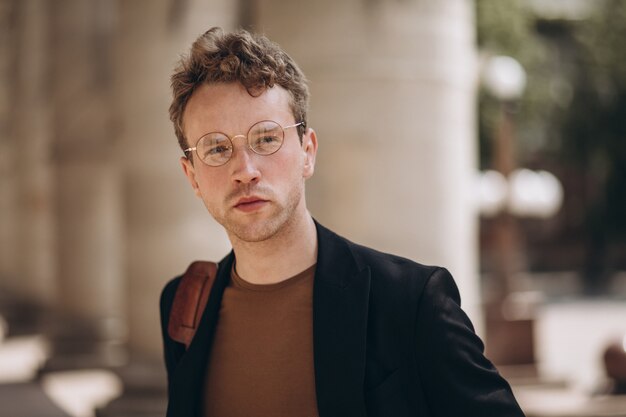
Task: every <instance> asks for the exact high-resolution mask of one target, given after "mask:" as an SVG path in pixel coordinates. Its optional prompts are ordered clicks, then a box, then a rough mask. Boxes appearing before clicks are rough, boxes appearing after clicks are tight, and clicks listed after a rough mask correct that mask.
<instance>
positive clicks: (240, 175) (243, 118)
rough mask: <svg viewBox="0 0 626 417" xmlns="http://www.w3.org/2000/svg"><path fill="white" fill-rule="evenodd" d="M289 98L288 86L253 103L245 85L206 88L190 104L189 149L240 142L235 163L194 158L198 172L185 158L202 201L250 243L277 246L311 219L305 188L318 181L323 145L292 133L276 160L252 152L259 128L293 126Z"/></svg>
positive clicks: (311, 136)
mask: <svg viewBox="0 0 626 417" xmlns="http://www.w3.org/2000/svg"><path fill="white" fill-rule="evenodd" d="M289 100H290V96H289V93H288V92H287V91H286V90H284V89H283V88H282V87H280V86H275V87H273V88H271V89H268V90H266V91H265V92H264V93H263V94H261V95H260V96H258V97H252V96H251V95H250V94H248V92H247V91H246V89H245V88H244V87H243V86H242V85H241V84H239V83H228V84H210V85H209V84H204V85H202V86H201V87H199V88H198V89H197V90H196V91H195V92H194V93H193V95H192V97H191V99H190V100H189V102H188V103H187V106H186V108H185V112H184V116H183V129H184V132H185V136H186V137H187V139H188V141H189V146H191V147H193V146H196V142H197V141H198V139H199V138H200V137H202V136H203V135H205V134H206V133H209V132H222V133H225V134H226V135H228V136H229V137H231V139H233V137H234V136H237V135H242V136H237V137H235V138H234V140H233V146H234V152H233V155H232V157H231V159H230V160H229V161H228V162H227V163H226V164H224V165H222V166H219V167H213V166H208V165H206V164H204V163H203V162H202V161H200V160H199V159H198V157H197V154H196V153H195V152H194V153H193V164H192V162H191V161H189V160H187V159H186V158H181V163H182V166H183V170H184V172H185V174H186V175H187V178H188V179H189V182H190V183H191V186H192V187H193V189H194V191H195V193H196V195H197V196H198V197H200V198H201V199H202V201H203V202H204V204H205V206H206V207H207V209H208V210H209V212H210V213H211V215H212V216H213V217H214V218H215V220H217V222H219V223H220V224H221V225H222V226H224V228H225V229H226V231H227V233H228V234H229V236H230V237H231V240H232V239H233V238H234V237H235V238H237V239H239V240H242V241H246V242H258V241H263V240H266V239H269V238H271V237H272V236H274V235H276V234H277V233H278V232H280V231H281V230H286V229H285V227H286V226H288V225H290V224H292V223H291V222H292V221H293V220H294V218H295V216H298V215H303V214H305V213H306V204H305V199H304V182H305V180H306V179H307V178H309V177H310V176H311V175H313V170H314V166H315V155H316V151H317V139H316V137H315V132H313V130H311V129H307V132H306V133H305V135H304V136H303V143H302V145H301V144H300V141H299V138H298V133H297V129H296V128H289V129H286V130H285V138H284V142H283V144H282V147H281V148H280V149H279V150H278V151H277V152H276V153H274V154H272V155H267V156H263V155H258V154H256V153H254V152H253V151H252V150H250V149H249V148H248V145H247V139H246V138H245V135H246V133H247V132H248V130H249V129H250V127H251V126H252V125H253V124H255V123H256V122H259V121H262V120H273V121H275V122H278V123H279V124H280V125H281V126H291V125H294V124H296V123H298V122H300V120H294V116H293V114H292V113H291V110H290V108H289Z"/></svg>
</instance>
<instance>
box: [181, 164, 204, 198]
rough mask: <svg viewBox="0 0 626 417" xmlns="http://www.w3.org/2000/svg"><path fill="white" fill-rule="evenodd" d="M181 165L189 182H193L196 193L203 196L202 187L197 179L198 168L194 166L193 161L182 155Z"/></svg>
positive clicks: (192, 185)
mask: <svg viewBox="0 0 626 417" xmlns="http://www.w3.org/2000/svg"><path fill="white" fill-rule="evenodd" d="M180 165H181V166H182V168H183V172H184V173H185V176H186V177H187V179H188V180H189V184H191V187H192V188H193V191H194V193H195V194H196V196H197V197H200V198H202V196H201V195H200V187H199V186H198V181H196V169H195V168H194V166H193V163H192V162H191V161H190V160H189V159H187V158H185V157H184V156H181V157H180Z"/></svg>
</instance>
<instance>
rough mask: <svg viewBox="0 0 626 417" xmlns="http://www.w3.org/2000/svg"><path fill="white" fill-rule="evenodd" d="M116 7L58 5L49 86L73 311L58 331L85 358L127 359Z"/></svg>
mask: <svg viewBox="0 0 626 417" xmlns="http://www.w3.org/2000/svg"><path fill="white" fill-rule="evenodd" d="M114 5H115V2H114V1H110V0H88V1H85V0H65V1H57V2H56V3H55V6H54V7H51V9H50V16H51V20H50V21H51V28H50V41H49V42H50V44H49V48H50V50H51V51H54V52H53V53H52V54H51V55H50V62H51V72H50V77H51V78H50V80H49V85H48V86H47V88H49V89H50V91H51V94H52V104H53V107H52V108H53V119H52V120H53V122H52V129H53V132H54V158H55V163H56V181H57V184H56V189H55V192H56V203H57V204H56V214H57V216H56V221H57V235H58V239H57V241H58V253H57V262H58V268H57V282H58V297H57V300H58V301H57V303H58V304H57V305H58V307H59V309H60V310H62V311H63V312H65V313H67V314H68V316H67V319H66V321H64V322H63V323H60V324H59V326H58V327H57V328H55V329H53V336H55V343H56V346H57V347H58V349H57V352H56V353H57V357H56V358H55V359H58V360H60V357H61V356H62V355H64V354H66V355H68V357H67V359H69V360H73V362H79V361H80V359H82V357H81V355H83V354H84V355H87V356H88V357H89V355H92V354H96V355H98V357H97V358H94V359H96V360H98V361H100V360H102V361H103V364H105V365H114V364H118V363H120V362H121V361H123V359H124V358H123V357H119V356H115V357H114V356H112V355H114V354H119V353H120V352H119V350H115V349H107V348H108V347H111V346H112V344H113V345H115V346H117V345H119V343H121V342H122V339H123V337H124V324H123V317H124V313H125V307H126V303H125V298H124V291H123V289H124V287H123V283H124V268H123V265H124V257H123V254H124V242H123V200H122V181H121V175H120V167H119V163H118V161H116V159H115V158H116V155H117V152H116V146H117V145H116V144H117V140H116V139H117V136H118V133H117V128H116V121H115V120H114V118H113V117H112V108H113V101H112V85H113V71H112V67H113V66H112V51H111V34H112V31H113V30H114V24H115V20H114V18H115V9H114V8H113V7H114ZM74 319H75V320H76V323H73V322H72V323H68V320H74ZM83 348H84V350H83ZM64 359H65V358H64ZM61 366H63V365H61ZM69 366H73V365H72V364H70V365H69ZM77 366H80V365H77Z"/></svg>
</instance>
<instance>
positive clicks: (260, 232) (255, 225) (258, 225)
mask: <svg viewBox="0 0 626 417" xmlns="http://www.w3.org/2000/svg"><path fill="white" fill-rule="evenodd" d="M277 220H279V219H277V218H274V219H271V220H261V221H257V222H252V223H251V224H246V225H242V224H237V225H233V224H230V225H228V226H227V225H224V227H225V228H226V230H227V231H228V234H232V235H234V236H235V237H236V238H237V239H239V240H241V241H243V242H263V241H265V240H268V239H270V238H272V237H273V236H275V235H276V234H277V233H278V232H279V231H280V229H281V226H282V225H283V222H280V221H277Z"/></svg>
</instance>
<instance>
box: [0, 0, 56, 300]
mask: <svg viewBox="0 0 626 417" xmlns="http://www.w3.org/2000/svg"><path fill="white" fill-rule="evenodd" d="M6 4H7V5H10V7H7V9H6V10H5V11H6V12H8V13H10V22H7V23H8V25H7V28H6V29H4V30H5V31H7V33H6V34H7V35H9V37H8V38H7V39H6V44H5V45H4V46H5V48H6V49H3V50H4V51H6V52H8V53H7V54H6V55H5V56H4V57H3V60H6V61H4V62H5V63H6V67H5V69H6V73H5V76H6V81H7V83H6V84H5V87H3V88H5V89H6V90H5V91H4V92H3V97H4V98H5V100H6V101H4V103H3V109H2V110H0V111H1V112H2V114H3V116H4V117H6V119H5V123H3V127H4V129H6V130H5V133H6V136H5V135H3V140H2V146H3V149H2V157H1V158H2V162H1V163H0V164H1V165H2V166H3V167H4V169H3V171H4V172H3V176H2V181H3V184H2V197H1V198H2V208H3V209H2V227H1V230H2V249H1V250H0V253H2V262H0V263H1V264H2V265H3V267H2V268H3V271H2V274H3V275H4V276H5V277H6V279H7V283H11V284H9V287H10V289H11V291H12V292H13V293H15V294H18V295H20V296H21V297H23V298H25V299H27V300H29V301H31V302H34V303H37V304H42V305H48V304H50V303H51V302H52V301H53V299H54V293H55V291H54V290H55V288H54V276H55V262H54V257H55V254H54V226H53V225H54V215H53V208H54V207H53V206H54V204H53V188H54V187H53V184H54V182H53V176H52V164H51V159H50V141H51V136H52V133H51V131H50V117H49V111H48V104H49V96H48V94H47V93H48V91H49V89H48V88H47V87H48V85H47V83H48V79H47V64H48V62H47V57H48V52H47V51H48V49H47V45H46V41H47V29H48V27H47V22H48V20H47V7H46V2H45V1H41V0H26V1H22V2H17V1H16V2H6ZM9 31H10V32H9ZM9 42H11V43H10V44H9ZM5 175H6V176H5ZM5 268H6V269H5Z"/></svg>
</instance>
